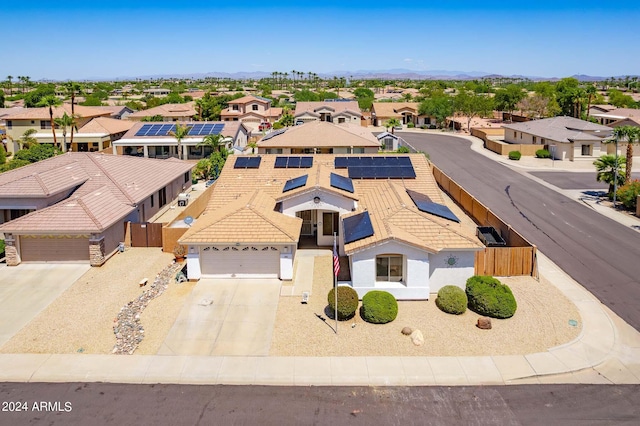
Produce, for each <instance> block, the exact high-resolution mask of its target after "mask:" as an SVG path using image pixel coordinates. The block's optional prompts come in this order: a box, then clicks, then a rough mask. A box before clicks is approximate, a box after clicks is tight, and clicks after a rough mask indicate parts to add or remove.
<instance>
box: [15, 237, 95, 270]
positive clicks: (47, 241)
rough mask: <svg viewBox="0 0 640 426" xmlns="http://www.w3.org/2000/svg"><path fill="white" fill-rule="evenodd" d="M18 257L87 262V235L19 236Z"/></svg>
mask: <svg viewBox="0 0 640 426" xmlns="http://www.w3.org/2000/svg"><path fill="white" fill-rule="evenodd" d="M20 257H21V259H22V261H23V262H81V263H89V238H88V237H87V236H68V237H63V236H58V235H45V236H41V235H40V236H27V235H22V236H20Z"/></svg>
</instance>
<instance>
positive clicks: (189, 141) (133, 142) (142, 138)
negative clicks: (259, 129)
mask: <svg viewBox="0 0 640 426" xmlns="http://www.w3.org/2000/svg"><path fill="white" fill-rule="evenodd" d="M184 124H187V125H188V126H189V127H191V130H190V131H189V134H188V135H187V137H185V138H184V139H182V159H183V160H199V159H202V158H205V157H206V156H208V155H209V154H211V149H210V148H208V147H202V146H198V144H200V143H201V142H202V140H203V139H204V138H205V136H207V135H209V134H216V135H217V134H220V135H222V136H224V142H225V147H226V148H228V149H232V148H237V149H240V150H241V149H244V148H245V147H246V146H247V141H248V137H249V130H248V129H247V128H246V126H245V125H244V124H243V123H241V122H239V121H189V122H186V123H184ZM175 129H176V123H154V122H137V123H134V125H133V127H131V129H129V131H127V133H125V134H124V136H123V137H122V138H121V139H118V140H117V141H114V142H113V145H112V146H113V154H117V155H133V156H139V157H149V158H168V157H177V156H178V141H177V140H176V138H175V137H173V136H171V135H170V134H169V132H172V131H175Z"/></svg>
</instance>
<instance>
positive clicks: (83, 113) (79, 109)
mask: <svg viewBox="0 0 640 426" xmlns="http://www.w3.org/2000/svg"><path fill="white" fill-rule="evenodd" d="M74 112H75V116H76V117H75V121H76V126H77V127H78V128H81V127H83V126H84V125H85V124H87V123H88V122H89V121H91V120H92V119H94V118H96V117H109V115H110V112H109V111H107V110H104V109H102V107H87V106H82V105H76V106H75V108H74ZM64 113H67V115H69V116H71V115H72V113H71V105H67V104H64V105H61V106H58V107H54V108H53V117H54V119H55V118H59V117H62V116H63V115H64ZM6 126H7V135H8V136H9V137H10V138H11V140H9V141H8V143H7V148H8V150H9V151H10V152H16V151H18V150H19V149H20V147H19V144H18V140H19V139H20V137H21V136H22V135H23V134H24V132H26V131H27V130H29V129H34V130H36V131H37V133H36V134H35V135H33V136H34V137H35V138H36V139H38V141H39V142H42V143H52V142H53V134H52V131H51V118H50V116H49V108H24V109H22V110H21V111H19V112H16V113H12V114H11V116H10V117H7V118H6ZM70 134H71V129H67V142H69V138H70ZM56 138H57V141H58V143H59V144H61V145H62V141H63V137H62V129H58V128H56Z"/></svg>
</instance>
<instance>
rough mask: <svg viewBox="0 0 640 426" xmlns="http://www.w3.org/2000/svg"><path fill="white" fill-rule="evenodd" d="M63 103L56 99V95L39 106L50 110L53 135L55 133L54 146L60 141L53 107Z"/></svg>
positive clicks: (43, 100) (43, 99) (47, 97)
mask: <svg viewBox="0 0 640 426" xmlns="http://www.w3.org/2000/svg"><path fill="white" fill-rule="evenodd" d="M61 103H62V101H60V99H58V98H57V97H55V96H54V95H47V96H45V97H44V98H42V100H41V101H40V102H39V103H38V105H39V106H41V107H45V108H47V107H48V108H49V119H50V120H51V133H53V145H54V146H57V145H58V140H57V138H56V125H55V123H54V121H53V107H54V106H58V105H60V104H61Z"/></svg>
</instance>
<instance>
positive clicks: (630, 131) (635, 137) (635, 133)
mask: <svg viewBox="0 0 640 426" xmlns="http://www.w3.org/2000/svg"><path fill="white" fill-rule="evenodd" d="M623 127H627V159H626V161H627V173H626V174H625V179H624V183H625V184H626V183H629V182H631V169H632V167H633V145H634V144H637V143H640V127H634V126H623Z"/></svg>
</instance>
